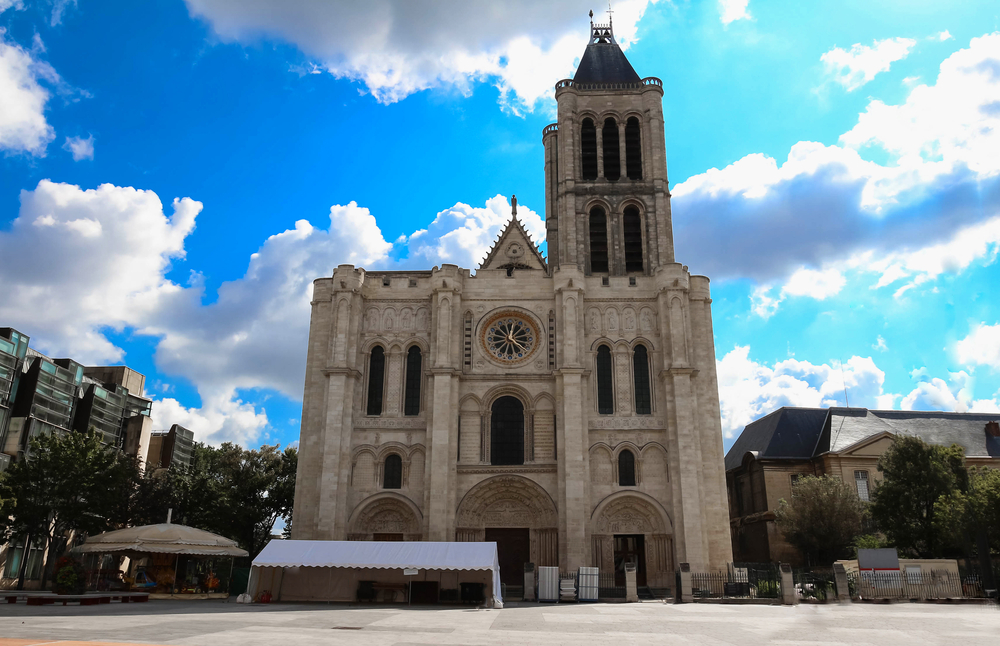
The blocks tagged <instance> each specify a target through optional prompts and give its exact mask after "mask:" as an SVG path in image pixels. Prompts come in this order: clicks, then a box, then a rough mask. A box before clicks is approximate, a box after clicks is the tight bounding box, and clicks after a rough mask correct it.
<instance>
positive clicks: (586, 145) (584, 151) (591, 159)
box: [580, 119, 597, 180]
mask: <svg viewBox="0 0 1000 646" xmlns="http://www.w3.org/2000/svg"><path fill="white" fill-rule="evenodd" d="M580 150H581V155H580V169H581V170H582V171H583V179H589V180H594V179H597V127H596V126H595V125H594V121H593V120H592V119H584V120H583V124H582V125H581V127H580Z"/></svg>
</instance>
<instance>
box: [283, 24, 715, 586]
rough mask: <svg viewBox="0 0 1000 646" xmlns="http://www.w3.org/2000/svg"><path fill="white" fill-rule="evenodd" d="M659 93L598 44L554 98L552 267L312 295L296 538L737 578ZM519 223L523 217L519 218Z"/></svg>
mask: <svg viewBox="0 0 1000 646" xmlns="http://www.w3.org/2000/svg"><path fill="white" fill-rule="evenodd" d="M662 99H663V87H662V83H661V81H660V80H659V79H657V78H652V77H650V78H640V77H639V76H638V75H637V74H636V73H635V71H634V70H633V68H632V66H631V64H630V63H629V62H628V60H627V59H626V57H625V55H624V53H623V52H622V51H621V49H620V48H619V46H618V45H617V44H616V43H615V41H614V37H613V35H612V33H611V25H610V24H608V25H593V27H592V31H591V41H590V43H589V45H588V46H587V48H586V50H585V52H584V55H583V57H582V59H581V62H580V65H579V69H578V70H577V72H576V75H575V77H574V78H573V79H572V80H564V81H560V82H559V83H558V84H557V85H556V100H557V102H558V122H557V123H555V124H552V125H550V126H548V127H546V128H545V129H544V131H543V133H542V141H543V144H544V148H545V169H544V172H545V187H546V204H545V208H546V230H547V241H548V252H549V257H548V259H547V260H546V258H544V257H543V256H542V255H541V254H540V253H539V251H538V249H537V247H536V246H535V244H534V243H533V242H532V241H531V239H530V238H529V236H528V235H527V233H526V232H525V230H524V228H523V227H522V226H521V224H520V222H518V220H517V218H516V215H515V216H514V217H512V218H511V221H510V223H509V224H508V225H507V227H506V228H505V230H504V231H503V232H502V234H501V235H500V237H499V239H498V240H497V242H496V244H495V245H494V247H493V248H492V249H491V250H490V252H489V255H488V256H487V257H486V259H485V260H484V261H483V263H482V265H481V266H480V267H479V268H478V269H477V270H476V273H475V275H472V273H471V272H470V270H469V269H462V268H459V267H457V266H454V265H447V264H446V265H443V266H441V267H435V268H433V269H431V270H429V271H406V272H369V271H365V270H364V269H361V268H356V267H354V266H352V265H341V266H339V267H337V268H336V270H335V271H334V272H333V276H332V277H329V278H320V279H318V280H316V281H315V286H314V293H313V301H312V319H311V324H310V332H309V350H308V363H307V367H306V383H305V395H304V402H303V411H302V433H301V440H300V447H299V448H300V457H299V471H298V480H297V483H296V492H295V509H294V516H293V523H292V536H293V538H297V539H328V540H429V541H482V540H495V541H497V543H498V547H499V551H500V559H501V572H502V578H503V579H504V580H505V582H508V583H509V584H512V585H519V584H520V579H521V571H522V565H523V563H524V562H533V563H535V564H536V565H540V566H541V565H558V566H560V567H562V568H563V569H566V570H575V569H576V568H577V567H579V566H582V565H596V566H599V567H600V568H601V569H602V571H611V570H616V571H618V572H621V571H622V570H623V564H624V563H626V562H630V561H631V562H635V563H636V565H637V567H638V573H639V584H640V585H643V584H645V585H649V586H662V587H670V586H672V584H673V572H674V571H675V570H676V568H677V566H678V564H679V563H681V562H687V563H690V564H691V568H692V570H693V571H704V570H706V569H709V568H711V569H717V568H722V567H724V565H725V564H726V563H727V562H729V561H731V560H732V547H731V543H730V537H729V528H728V519H727V517H726V513H727V502H726V482H725V472H724V468H723V453H722V431H721V423H720V413H719V395H718V385H717V380H716V372H715V347H714V341H713V334H712V314H711V302H712V301H711V297H710V295H709V281H708V279H707V278H705V277H704V276H692V275H691V274H690V273H689V272H688V268H687V267H686V266H683V265H681V264H679V263H677V262H676V261H675V259H674V245H673V234H672V230H671V215H670V191H669V188H668V182H667V164H666V151H665V145H664V122H663V109H662ZM515 208H516V207H515Z"/></svg>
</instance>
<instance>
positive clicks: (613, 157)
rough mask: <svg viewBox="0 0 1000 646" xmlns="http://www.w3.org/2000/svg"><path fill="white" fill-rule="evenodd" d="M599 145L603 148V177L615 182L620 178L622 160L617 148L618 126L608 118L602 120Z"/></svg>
mask: <svg viewBox="0 0 1000 646" xmlns="http://www.w3.org/2000/svg"><path fill="white" fill-rule="evenodd" d="M601 144H602V146H603V148H604V177H606V178H607V179H609V180H611V181H613V182H614V181H617V180H619V179H621V176H622V158H621V151H620V150H619V147H618V124H617V123H615V120H614V119H612V118H610V117H609V118H607V119H605V120H604V127H603V128H602V129H601Z"/></svg>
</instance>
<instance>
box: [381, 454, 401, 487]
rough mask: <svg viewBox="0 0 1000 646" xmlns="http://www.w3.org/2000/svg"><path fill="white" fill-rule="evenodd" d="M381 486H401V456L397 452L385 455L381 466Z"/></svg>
mask: <svg viewBox="0 0 1000 646" xmlns="http://www.w3.org/2000/svg"><path fill="white" fill-rule="evenodd" d="M382 488H383V489H402V488H403V458H401V457H399V454H398V453H390V454H389V455H387V456H385V464H384V465H383V466H382Z"/></svg>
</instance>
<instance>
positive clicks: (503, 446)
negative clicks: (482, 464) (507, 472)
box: [490, 396, 524, 464]
mask: <svg viewBox="0 0 1000 646" xmlns="http://www.w3.org/2000/svg"><path fill="white" fill-rule="evenodd" d="M490 464H524V404H522V403H521V400H519V399H518V398H517V397H510V396H506V397H501V398H499V399H497V400H496V401H495V402H493V411H492V417H491V418H490Z"/></svg>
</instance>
